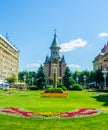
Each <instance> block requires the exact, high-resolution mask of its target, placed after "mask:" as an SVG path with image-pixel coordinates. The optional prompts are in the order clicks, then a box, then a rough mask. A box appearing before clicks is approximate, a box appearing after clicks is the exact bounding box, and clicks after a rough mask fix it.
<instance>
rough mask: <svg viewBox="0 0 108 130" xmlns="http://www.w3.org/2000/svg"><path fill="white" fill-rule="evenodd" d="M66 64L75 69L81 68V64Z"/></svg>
mask: <svg viewBox="0 0 108 130" xmlns="http://www.w3.org/2000/svg"><path fill="white" fill-rule="evenodd" d="M67 66H68V67H70V68H76V69H80V68H81V66H80V65H77V64H69V65H67Z"/></svg>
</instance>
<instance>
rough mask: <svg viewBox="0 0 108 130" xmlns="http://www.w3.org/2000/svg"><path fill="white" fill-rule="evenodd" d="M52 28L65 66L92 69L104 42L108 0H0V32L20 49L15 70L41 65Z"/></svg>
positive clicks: (29, 69)
mask: <svg viewBox="0 0 108 130" xmlns="http://www.w3.org/2000/svg"><path fill="white" fill-rule="evenodd" d="M55 29H56V33H57V39H58V42H59V44H60V46H61V52H60V55H61V56H62V55H64V56H65V60H66V63H67V66H69V67H70V69H71V70H72V71H75V70H77V71H82V70H88V71H91V70H93V63H92V62H93V60H94V58H95V57H96V56H97V55H98V54H99V52H100V51H101V49H102V48H103V47H104V45H105V44H106V43H107V41H108V0H0V34H1V35H2V36H3V37H6V34H8V39H9V42H10V43H12V44H13V45H15V46H16V47H17V48H18V50H20V53H19V71H23V70H28V71H34V70H37V69H38V68H39V66H40V65H43V63H44V61H45V57H46V56H47V55H49V56H50V49H49V48H50V45H51V43H52V41H53V38H54V30H55Z"/></svg>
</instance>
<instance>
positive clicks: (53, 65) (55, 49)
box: [44, 32, 66, 84]
mask: <svg viewBox="0 0 108 130" xmlns="http://www.w3.org/2000/svg"><path fill="white" fill-rule="evenodd" d="M60 49H61V48H60V45H59V43H58V40H57V36H56V32H55V34H54V39H53V41H52V44H51V46H50V53H51V55H50V56H46V59H45V62H44V70H45V72H46V74H47V77H48V84H52V82H53V76H54V73H55V71H56V74H57V81H59V83H62V77H63V76H64V71H65V68H66V62H65V58H64V56H62V57H60Z"/></svg>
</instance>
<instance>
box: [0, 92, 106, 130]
mask: <svg viewBox="0 0 108 130" xmlns="http://www.w3.org/2000/svg"><path fill="white" fill-rule="evenodd" d="M40 93H41V91H19V90H8V91H2V90H0V107H18V108H24V109H25V110H29V111H34V112H36V111H37V112H48V111H51V112H62V111H72V110H75V109H78V108H108V96H107V93H103V94H101V92H98V93H96V92H93V91H91V92H86V91H80V92H78V91H69V92H68V97H67V98H48V97H45V98H44V97H41V96H40ZM107 117H108V113H101V114H98V115H93V116H89V117H83V118H70V119H36V118H32V119H30V118H23V117H15V116H9V115H3V114H0V119H1V120H0V130H7V129H9V130H26V129H27V130H72V129H74V130H91V129H93V130H99V129H101V130H106V129H108V123H107V122H108V118H107Z"/></svg>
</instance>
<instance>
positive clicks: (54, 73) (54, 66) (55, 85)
mask: <svg viewBox="0 0 108 130" xmlns="http://www.w3.org/2000/svg"><path fill="white" fill-rule="evenodd" d="M53 87H54V88H56V87H57V64H53Z"/></svg>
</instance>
